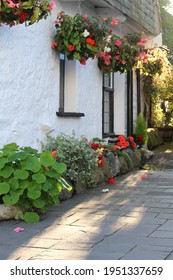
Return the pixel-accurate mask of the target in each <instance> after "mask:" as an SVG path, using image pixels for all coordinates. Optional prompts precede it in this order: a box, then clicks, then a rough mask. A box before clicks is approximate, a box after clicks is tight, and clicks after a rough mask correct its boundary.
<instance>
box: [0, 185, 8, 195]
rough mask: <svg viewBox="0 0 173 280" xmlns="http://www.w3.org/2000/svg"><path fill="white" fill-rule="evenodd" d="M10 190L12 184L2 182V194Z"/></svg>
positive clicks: (0, 189)
mask: <svg viewBox="0 0 173 280" xmlns="http://www.w3.org/2000/svg"><path fill="white" fill-rule="evenodd" d="M9 190H10V185H9V184H7V183H0V194H6V193H8V192H9Z"/></svg>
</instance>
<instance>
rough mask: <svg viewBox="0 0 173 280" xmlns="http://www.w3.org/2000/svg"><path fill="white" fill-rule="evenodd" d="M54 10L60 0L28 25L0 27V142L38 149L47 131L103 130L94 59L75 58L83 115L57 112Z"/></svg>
mask: <svg viewBox="0 0 173 280" xmlns="http://www.w3.org/2000/svg"><path fill="white" fill-rule="evenodd" d="M75 9H76V8H75ZM58 11H61V6H58V5H57V9H56V11H54V12H53V13H52V16H50V17H48V18H47V20H41V21H40V22H39V23H35V24H33V25H32V26H30V27H25V26H24V25H20V26H14V27H12V28H9V27H8V26H3V27H1V28H0V73H1V74H0V135H1V137H0V147H2V145H4V144H6V143H10V142H16V143H17V144H18V145H20V146H25V145H26V146H29V145H30V146H32V147H35V148H38V149H39V150H40V149H41V143H42V142H45V140H46V134H47V133H49V132H51V134H52V135H56V134H58V133H67V134H71V133H72V131H75V133H76V136H80V135H85V136H86V137H89V138H91V137H93V136H98V137H101V135H102V127H101V125H102V74H101V72H100V70H99V69H98V67H97V60H96V59H95V60H93V61H90V62H88V63H87V65H86V66H81V65H80V64H79V63H78V62H76V101H75V104H76V105H75V106H76V109H77V111H79V112H83V113H85V115H86V116H85V117H82V118H60V117H57V116H56V111H58V108H59V56H58V54H57V53H56V52H55V51H54V50H52V49H51V47H50V46H51V43H52V41H53V34H54V26H53V21H54V20H55V18H56V13H57V12H58ZM71 98H74V96H71ZM71 101H72V99H71ZM68 103H70V95H69V102H68ZM73 103H74V101H73Z"/></svg>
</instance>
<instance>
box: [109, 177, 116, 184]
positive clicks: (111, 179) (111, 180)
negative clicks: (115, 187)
mask: <svg viewBox="0 0 173 280" xmlns="http://www.w3.org/2000/svg"><path fill="white" fill-rule="evenodd" d="M108 183H109V184H115V183H116V180H115V178H109V179H108Z"/></svg>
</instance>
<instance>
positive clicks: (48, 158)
mask: <svg viewBox="0 0 173 280" xmlns="http://www.w3.org/2000/svg"><path fill="white" fill-rule="evenodd" d="M40 160H41V164H42V165H43V166H45V167H48V166H53V165H54V163H55V159H54V158H53V157H52V154H51V152H43V153H42V154H41V155H40Z"/></svg>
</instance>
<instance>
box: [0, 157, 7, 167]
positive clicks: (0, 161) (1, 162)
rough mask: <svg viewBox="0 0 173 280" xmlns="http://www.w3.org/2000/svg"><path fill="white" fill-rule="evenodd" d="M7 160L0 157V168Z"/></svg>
mask: <svg viewBox="0 0 173 280" xmlns="http://www.w3.org/2000/svg"><path fill="white" fill-rule="evenodd" d="M7 162H8V160H7V159H6V158H0V169H2V168H4V166H5V164H6V163H7Z"/></svg>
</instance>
